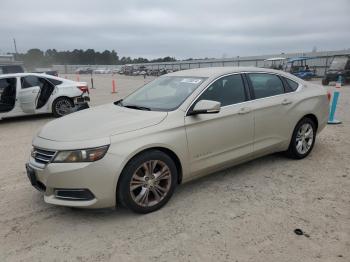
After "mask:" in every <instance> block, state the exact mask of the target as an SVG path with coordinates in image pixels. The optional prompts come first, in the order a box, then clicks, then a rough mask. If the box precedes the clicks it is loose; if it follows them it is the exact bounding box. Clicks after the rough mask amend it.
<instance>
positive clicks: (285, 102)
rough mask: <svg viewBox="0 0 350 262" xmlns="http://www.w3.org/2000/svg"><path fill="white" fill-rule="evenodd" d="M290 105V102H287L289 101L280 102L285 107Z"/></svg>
mask: <svg viewBox="0 0 350 262" xmlns="http://www.w3.org/2000/svg"><path fill="white" fill-rule="evenodd" d="M291 103H292V101H291V100H289V99H283V101H282V103H281V104H282V105H284V106H286V105H290V104H291Z"/></svg>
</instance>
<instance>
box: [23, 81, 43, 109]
mask: <svg viewBox="0 0 350 262" xmlns="http://www.w3.org/2000/svg"><path fill="white" fill-rule="evenodd" d="M41 84H42V83H41V82H40V80H39V78H38V77H37V76H32V75H29V76H25V77H22V78H21V89H20V91H19V94H18V100H19V102H20V105H21V108H22V110H23V112H25V113H35V109H36V102H37V98H38V96H39V94H40V88H41Z"/></svg>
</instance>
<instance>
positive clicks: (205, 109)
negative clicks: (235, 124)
mask: <svg viewBox="0 0 350 262" xmlns="http://www.w3.org/2000/svg"><path fill="white" fill-rule="evenodd" d="M220 107H221V103H220V102H217V101H212V100H200V101H199V102H197V103H196V105H195V106H194V108H193V109H192V111H190V112H189V113H188V115H198V114H216V113H219V112H220Z"/></svg>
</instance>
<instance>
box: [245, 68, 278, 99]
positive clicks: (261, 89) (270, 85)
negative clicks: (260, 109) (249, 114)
mask: <svg viewBox="0 0 350 262" xmlns="http://www.w3.org/2000/svg"><path fill="white" fill-rule="evenodd" d="M248 76H249V79H250V82H251V84H252V87H253V91H254V95H255V98H256V99H257V98H263V97H268V96H275V95H279V94H283V93H284V87H283V83H282V81H281V79H280V78H279V77H278V76H276V75H271V74H248Z"/></svg>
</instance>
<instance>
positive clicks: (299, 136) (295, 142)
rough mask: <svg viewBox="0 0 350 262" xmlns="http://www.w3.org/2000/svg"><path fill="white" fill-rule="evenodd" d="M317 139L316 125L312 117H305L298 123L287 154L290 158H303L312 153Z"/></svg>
mask: <svg viewBox="0 0 350 262" xmlns="http://www.w3.org/2000/svg"><path fill="white" fill-rule="evenodd" d="M315 139H316V125H315V122H314V121H313V120H312V119H310V118H303V119H302V120H300V121H299V123H298V124H297V125H296V127H295V129H294V132H293V136H292V139H291V141H290V145H289V148H288V150H287V152H286V153H287V155H288V156H289V157H290V158H294V159H302V158H304V157H306V156H307V155H308V154H310V152H311V150H312V149H313V147H314V144H315Z"/></svg>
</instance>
